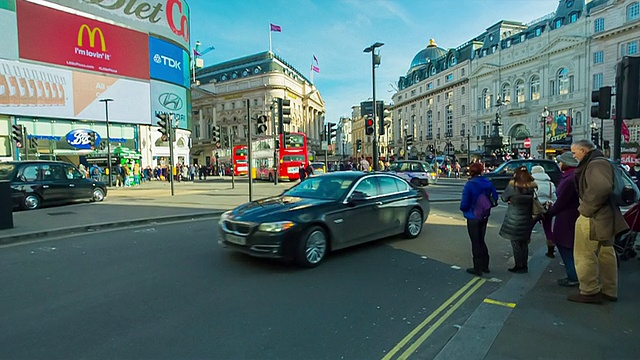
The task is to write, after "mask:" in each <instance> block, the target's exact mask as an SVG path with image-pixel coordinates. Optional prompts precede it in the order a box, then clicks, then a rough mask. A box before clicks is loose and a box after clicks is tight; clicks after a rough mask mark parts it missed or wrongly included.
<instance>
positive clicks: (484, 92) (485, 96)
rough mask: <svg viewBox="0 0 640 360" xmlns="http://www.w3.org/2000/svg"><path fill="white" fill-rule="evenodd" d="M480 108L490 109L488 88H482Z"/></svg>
mask: <svg viewBox="0 0 640 360" xmlns="http://www.w3.org/2000/svg"><path fill="white" fill-rule="evenodd" d="M482 108H483V109H485V110H486V109H491V94H489V89H486V88H485V89H484V90H482Z"/></svg>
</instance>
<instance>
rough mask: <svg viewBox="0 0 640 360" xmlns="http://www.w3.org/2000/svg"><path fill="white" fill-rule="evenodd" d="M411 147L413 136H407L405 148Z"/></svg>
mask: <svg viewBox="0 0 640 360" xmlns="http://www.w3.org/2000/svg"><path fill="white" fill-rule="evenodd" d="M411 145H413V135H407V146H411Z"/></svg>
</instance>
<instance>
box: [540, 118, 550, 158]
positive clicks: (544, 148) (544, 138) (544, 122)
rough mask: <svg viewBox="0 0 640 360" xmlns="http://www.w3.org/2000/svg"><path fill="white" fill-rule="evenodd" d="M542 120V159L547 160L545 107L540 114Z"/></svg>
mask: <svg viewBox="0 0 640 360" xmlns="http://www.w3.org/2000/svg"><path fill="white" fill-rule="evenodd" d="M540 116H541V117H542V119H540V122H541V123H542V159H546V158H547V117H548V116H549V109H548V108H547V107H546V106H545V107H544V110H542V114H540Z"/></svg>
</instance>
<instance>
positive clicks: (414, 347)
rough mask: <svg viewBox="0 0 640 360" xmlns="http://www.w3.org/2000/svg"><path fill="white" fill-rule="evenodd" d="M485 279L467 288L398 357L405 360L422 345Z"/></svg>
mask: <svg viewBox="0 0 640 360" xmlns="http://www.w3.org/2000/svg"><path fill="white" fill-rule="evenodd" d="M486 281H487V280H485V279H482V280H480V281H478V282H477V283H476V284H475V285H474V286H473V287H472V288H471V290H469V292H467V293H466V294H464V296H462V297H461V298H460V300H458V302H457V303H456V304H455V305H453V306H452V307H451V308H450V309H449V310H447V312H446V313H444V315H442V317H441V318H440V319H438V321H436V322H435V323H434V324H433V325H432V326H431V327H430V328H429V330H427V331H425V333H424V334H422V336H420V337H419V338H418V340H416V341H415V342H414V343H413V344H411V346H409V348H408V349H407V350H405V352H404V353H402V355H400V357H399V359H402V360H405V359H407V358H408V357H409V356H410V355H411V354H413V353H414V352H415V351H416V350H417V349H418V347H419V346H420V345H422V343H423V342H424V341H425V340H427V338H429V336H431V334H433V333H434V332H435V331H436V330H437V329H438V328H439V327H440V325H442V323H443V322H444V321H445V320H447V318H449V316H451V314H453V313H454V311H456V310H457V309H458V308H459V307H460V306H461V305H462V304H463V303H464V302H465V301H467V299H468V298H469V297H470V296H471V295H472V294H473V293H474V292H476V290H478V289H479V288H480V286H482V284H484V283H485V282H486Z"/></svg>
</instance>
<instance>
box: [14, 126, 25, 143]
mask: <svg viewBox="0 0 640 360" xmlns="http://www.w3.org/2000/svg"><path fill="white" fill-rule="evenodd" d="M12 128H13V132H12V134H11V137H12V138H13V141H15V142H16V146H17V147H18V148H21V147H22V144H23V138H24V126H22V125H13V126H12Z"/></svg>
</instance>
